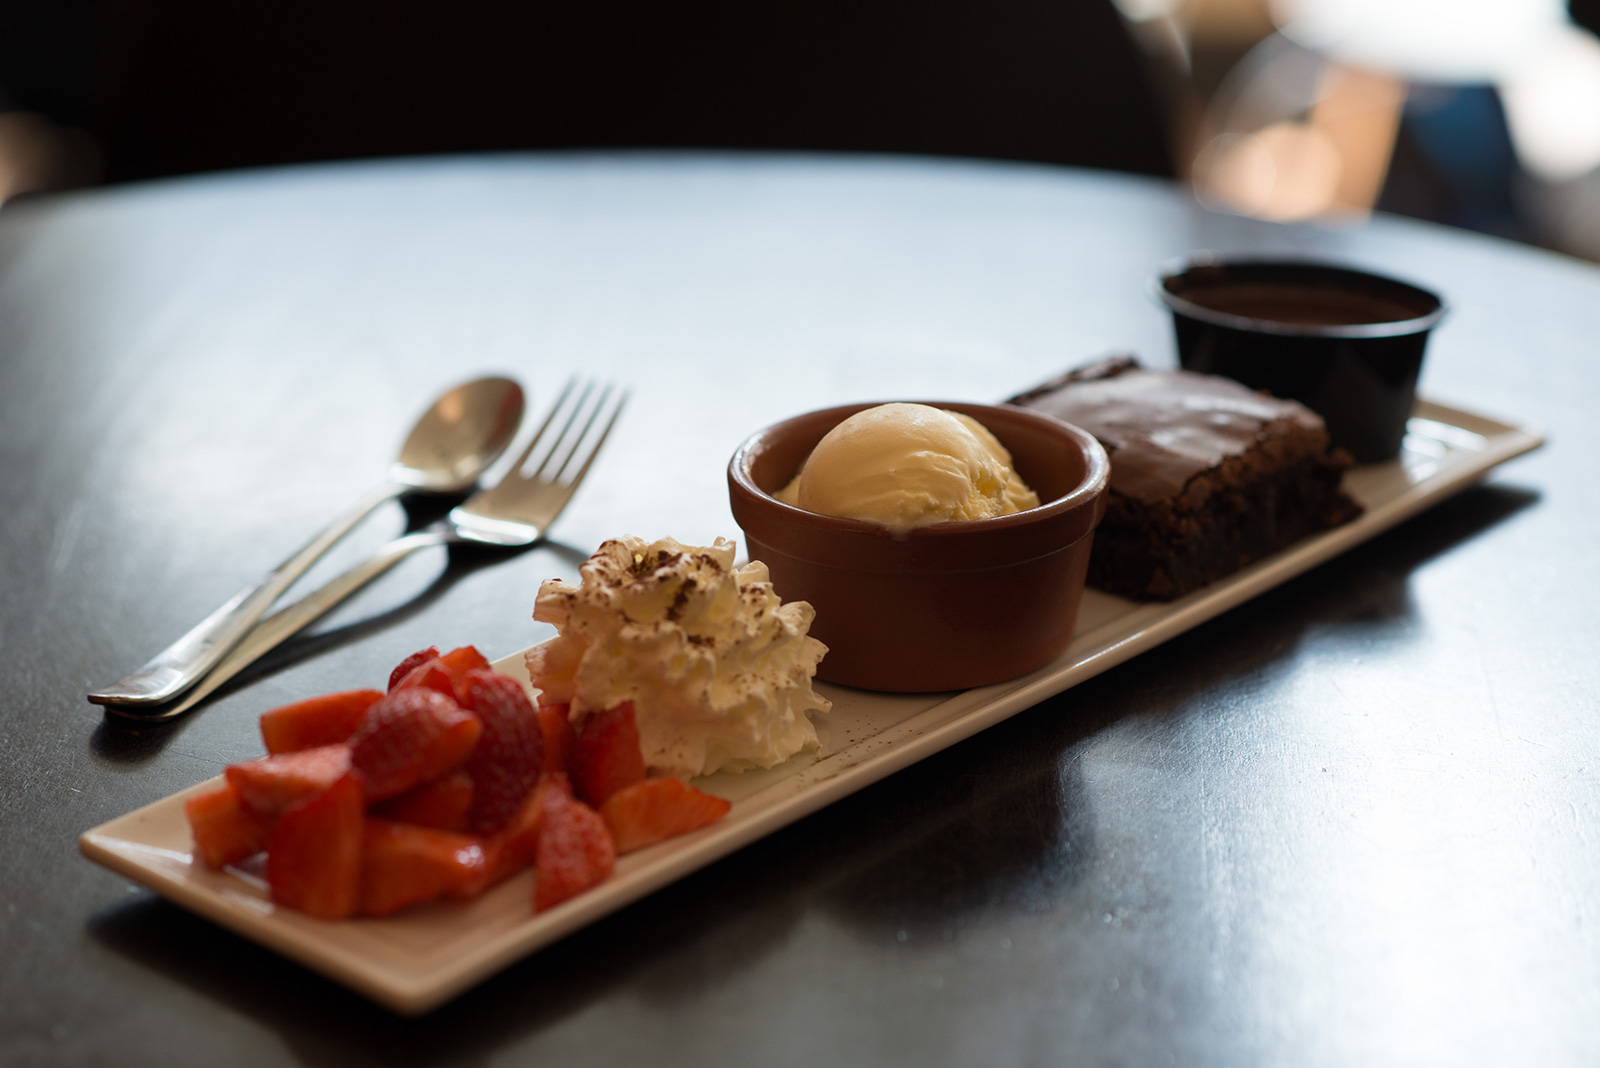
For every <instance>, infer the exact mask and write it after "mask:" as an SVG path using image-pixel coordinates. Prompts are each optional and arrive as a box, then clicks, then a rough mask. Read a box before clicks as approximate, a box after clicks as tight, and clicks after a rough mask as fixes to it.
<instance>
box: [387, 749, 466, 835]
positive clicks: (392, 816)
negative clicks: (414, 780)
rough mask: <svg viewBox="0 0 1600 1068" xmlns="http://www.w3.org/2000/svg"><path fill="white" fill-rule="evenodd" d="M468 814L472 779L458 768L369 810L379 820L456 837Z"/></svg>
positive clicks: (464, 827) (463, 828)
mask: <svg viewBox="0 0 1600 1068" xmlns="http://www.w3.org/2000/svg"><path fill="white" fill-rule="evenodd" d="M480 744H481V743H480ZM474 752H476V750H474ZM470 811H472V776H470V775H468V774H467V773H466V772H465V771H463V770H462V769H460V768H457V769H456V770H455V771H452V772H451V773H450V774H448V775H444V776H441V777H440V778H437V779H430V780H428V781H427V782H425V783H421V784H419V785H417V786H413V787H412V788H411V789H409V790H407V791H406V792H405V793H403V794H401V795H400V796H399V797H391V798H390V799H389V800H387V801H380V802H378V803H377V804H376V805H374V806H373V807H372V815H374V816H377V817H379V818H381V819H386V820H394V821H395V822H396V823H410V824H415V825H416V826H418V827H432V828H434V829H435V830H439V831H454V832H456V833H457V834H460V833H463V832H465V831H466V829H467V813H469V812H470Z"/></svg>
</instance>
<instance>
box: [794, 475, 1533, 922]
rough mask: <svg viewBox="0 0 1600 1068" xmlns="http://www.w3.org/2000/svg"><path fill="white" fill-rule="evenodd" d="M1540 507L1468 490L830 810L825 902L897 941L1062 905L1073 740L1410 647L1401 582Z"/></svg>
mask: <svg viewBox="0 0 1600 1068" xmlns="http://www.w3.org/2000/svg"><path fill="white" fill-rule="evenodd" d="M1538 500H1539V494H1538V493H1537V492H1536V491H1532V490H1526V489H1520V488H1515V487H1508V486H1504V485H1494V486H1480V487H1476V488H1474V489H1471V490H1468V491H1467V492H1465V493H1463V494H1461V495H1460V496H1458V497H1455V498H1452V499H1451V500H1449V501H1446V502H1443V503H1441V504H1440V505H1439V506H1437V507H1436V508H1434V509H1431V510H1430V511H1428V512H1426V513H1424V514H1423V515H1421V516H1418V517H1417V518H1414V519H1412V520H1410V521H1408V522H1407V523H1406V524H1404V525H1403V526H1402V527H1401V528H1399V529H1396V530H1394V531H1390V532H1387V533H1386V534H1384V535H1382V536H1380V537H1378V538H1375V539H1374V540H1373V541H1371V542H1368V543H1366V544H1365V545H1362V546H1360V547H1358V548H1356V549H1353V550H1351V551H1350V552H1349V553H1346V554H1344V555H1343V556H1341V557H1339V558H1337V559H1336V560H1334V561H1330V562H1329V563H1327V564H1325V565H1323V566H1322V567H1320V568H1318V569H1315V570H1313V571H1311V572H1309V573H1307V574H1305V575H1302V576H1300V577H1298V578H1296V579H1294V580H1293V581H1291V582H1289V583H1287V584H1285V585H1283V586H1280V587H1278V588H1276V589H1274V590H1271V591H1268V592H1267V593H1264V594H1262V595H1261V596H1259V597H1257V598H1255V599H1253V600H1252V601H1250V602H1247V603H1246V604H1244V605H1241V606H1239V607H1237V608H1235V609H1233V610H1232V611H1230V612H1227V613H1225V614H1224V615H1223V616H1221V617H1219V618H1217V619H1215V620H1212V621H1211V622H1209V623H1207V624H1205V625H1203V626H1201V627H1199V628H1197V629H1196V630H1194V631H1190V632H1189V633H1187V634H1184V635H1180V636H1179V637H1177V638H1174V639H1172V640H1171V641H1169V642H1166V643H1164V644H1163V645H1161V646H1160V647H1158V648H1156V649H1153V650H1150V651H1149V652H1146V653H1144V654H1142V655H1141V656H1140V657H1139V658H1138V667H1137V668H1134V667H1132V666H1131V665H1124V666H1122V667H1119V668H1114V669H1112V670H1111V671H1109V672H1107V673H1106V674H1104V675H1100V676H1097V677H1096V678H1093V679H1090V680H1088V681H1087V682H1085V683H1082V684H1080V685H1079V686H1077V687H1074V688H1073V689H1072V690H1070V691H1068V692H1066V693H1063V694H1058V695H1056V696H1055V697H1052V698H1050V699H1048V700H1046V701H1043V702H1041V703H1040V704H1038V705H1036V706H1035V707H1033V708H1031V709H1029V710H1027V711H1026V712H1024V713H1021V714H1019V715H1017V716H1015V717H1012V718H1011V719H1009V720H1006V721H1005V722H1003V723H1001V724H998V725H996V726H994V727H992V728H990V729H989V730H987V731H985V732H983V733H982V734H980V735H978V736H977V737H975V738H972V739H969V740H967V741H965V742H963V743H961V745H959V746H955V747H953V748H952V749H949V750H947V751H945V752H944V753H940V754H938V755H936V756H935V757H932V758H930V759H928V760H924V761H922V762H920V763H918V764H917V765H915V766H914V767H911V768H908V769H906V770H904V771H901V772H899V773H897V774H896V775H894V776H893V777H891V778H890V779H888V780H886V781H884V782H883V783H880V784H877V785H875V786H873V787H871V788H869V789H868V790H865V791H862V792H861V793H859V794H856V795H855V796H853V797H851V798H849V799H847V800H845V801H843V802H840V803H839V804H836V805H834V806H832V807H831V808H830V809H829V810H828V813H827V815H828V816H829V817H830V818H843V819H845V820H846V822H848V823H849V824H850V834H851V835H852V837H853V838H854V839H855V840H856V843H857V848H856V850H855V853H854V855H853V856H847V857H845V858H842V859H841V863H840V865H839V870H837V871H836V872H835V873H834V874H833V876H832V877H831V878H829V880H828V881H827V884H826V886H825V888H824V889H823V893H822V896H823V900H824V901H825V903H826V905H827V907H828V908H829V909H830V911H832V912H834V913H835V914H837V915H839V916H841V917H842V918H844V919H846V920H848V921H850V922H852V923H853V924H856V925H858V926H860V927H861V928H863V929H864V930H868V931H871V932H874V933H875V934H876V935H877V936H884V933H885V932H888V934H889V935H892V936H898V935H900V934H901V933H904V935H905V936H906V937H910V938H915V937H926V936H929V935H933V936H938V935H940V934H942V933H948V932H949V931H950V930H951V929H952V928H953V927H959V926H963V925H965V924H967V923H969V922H974V921H978V920H980V919H982V918H983V917H984V916H987V915H992V914H994V913H996V912H1000V913H1004V912H1009V911H1023V912H1027V911H1036V910H1041V909H1044V908H1047V907H1049V906H1050V905H1051V904H1052V903H1056V902H1059V901H1060V900H1061V898H1062V897H1063V896H1065V895H1067V894H1068V893H1069V892H1070V891H1071V890H1072V889H1073V888H1074V887H1075V886H1077V885H1078V884H1079V883H1080V882H1081V881H1082V880H1083V879H1084V877H1085V876H1086V874H1087V873H1088V870H1089V865H1090V863H1091V860H1092V858H1093V857H1094V855H1095V849H1096V841H1095V829H1096V822H1097V821H1096V818H1095V813H1094V808H1093V805H1094V797H1093V793H1092V791H1091V790H1089V789H1088V788H1087V787H1086V785H1085V783H1084V779H1083V773H1082V762H1081V758H1082V756H1083V752H1082V750H1081V748H1080V747H1081V745H1082V743H1084V742H1086V741H1088V740H1090V739H1092V738H1094V737H1095V736H1097V735H1099V734H1101V732H1102V731H1104V730H1106V729H1107V728H1110V727H1112V726H1114V725H1116V724H1118V723H1122V722H1124V721H1130V720H1132V719H1134V718H1136V717H1147V718H1150V719H1152V720H1155V721H1166V720H1171V719H1172V718H1173V717H1175V716H1179V715H1181V714H1182V711H1183V710H1184V709H1186V708H1189V707H1192V705H1193V702H1194V700H1195V699H1196V698H1197V697H1199V696H1200V695H1203V694H1206V693H1212V692H1222V691H1224V690H1225V689H1226V688H1227V687H1229V686H1231V685H1234V684H1236V683H1237V682H1238V680H1240V679H1247V678H1250V677H1252V676H1254V675H1256V674H1257V673H1259V672H1261V671H1264V670H1271V669H1273V668H1274V666H1275V665H1277V664H1279V663H1286V662H1288V661H1289V660H1292V659H1293V657H1294V656H1295V655H1296V650H1297V647H1298V646H1299V645H1300V644H1301V642H1302V641H1303V639H1304V637H1305V635H1306V634H1307V632H1308V631H1310V630H1312V629H1316V630H1318V631H1324V632H1325V631H1326V630H1327V629H1329V628H1348V629H1354V630H1356V631H1359V632H1361V633H1360V635H1359V638H1358V639H1357V640H1367V639H1370V638H1371V636H1372V635H1371V633H1370V632H1371V631H1372V630H1373V629H1377V630H1379V631H1381V632H1382V636H1383V640H1384V642H1385V643H1386V644H1388V645H1393V644H1394V643H1396V642H1401V643H1403V642H1405V641H1408V640H1410V637H1411V635H1412V634H1413V633H1415V632H1417V631H1418V629H1419V628H1417V627H1415V626H1414V624H1415V622H1416V619H1415V609H1414V606H1413V603H1412V600H1411V597H1410V593H1409V586H1410V578H1411V575H1412V573H1413V572H1414V571H1415V570H1416V569H1417V568H1418V567H1420V566H1421V565H1423V564H1425V563H1427V562H1428V561H1429V560H1432V559H1434V558H1437V557H1439V556H1442V555H1444V554H1446V553H1448V552H1450V551H1452V550H1453V549H1455V548H1456V547H1458V546H1460V545H1462V544H1464V543H1466V542H1468V541H1470V540H1471V539H1472V538H1474V537H1476V536H1477V535H1478V534H1480V533H1482V532H1483V531H1486V530H1488V529H1490V528H1492V527H1494V526H1496V525H1498V524H1499V523H1501V522H1502V521H1504V520H1506V519H1507V518H1509V517H1511V516H1513V515H1515V514H1516V513H1518V512H1520V511H1522V510H1523V509H1525V508H1527V507H1529V506H1530V505H1533V504H1535V503H1537V502H1538ZM1219 635H1226V639H1227V640H1225V641H1219V640H1218V636H1219ZM1152 729H1153V730H1162V729H1164V725H1163V723H1161V722H1156V723H1154V724H1153V725H1152ZM846 814H848V815H846ZM822 818H823V817H821V816H816V817H812V819H811V820H810V821H808V824H809V823H815V822H817V821H818V820H819V819H822Z"/></svg>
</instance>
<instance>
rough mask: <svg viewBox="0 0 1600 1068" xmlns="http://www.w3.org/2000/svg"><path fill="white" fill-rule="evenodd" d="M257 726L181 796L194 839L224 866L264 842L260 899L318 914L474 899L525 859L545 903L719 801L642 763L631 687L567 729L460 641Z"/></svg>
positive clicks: (559, 711)
mask: <svg viewBox="0 0 1600 1068" xmlns="http://www.w3.org/2000/svg"><path fill="white" fill-rule="evenodd" d="M261 734H262V738H263V740H264V741H265V743H266V748H267V754H268V755H267V756H264V757H260V758H258V759H256V760H249V761H246V762H244V763H242V764H235V765H233V766H231V767H229V768H228V769H227V774H226V775H225V777H224V778H225V780H226V781H225V782H224V783H223V785H221V786H219V787H217V788H216V789H214V790H210V791H207V792H205V793H202V794H197V795H195V796H194V797H191V798H190V799H189V800H188V801H187V802H186V803H185V805H184V809H185V812H186V814H187V815H188V818H189V825H190V828H191V830H192V831H193V833H194V841H195V855H196V856H197V857H198V858H199V859H200V860H201V862H202V863H204V864H205V865H206V866H207V867H210V868H222V867H226V866H227V865H230V864H237V863H239V862H240V861H242V860H245V859H247V858H249V857H252V856H254V855H256V854H258V853H261V852H262V851H265V852H266V855H267V856H266V873H267V883H268V885H269V886H270V888H271V891H272V900H273V901H274V902H276V903H277V904H280V905H284V906H287V907H290V908H294V909H298V910H300V911H302V912H305V913H308V914H310V915H312V916H316V917H319V918H321V919H328V920H337V919H345V918H348V917H351V916H387V915H390V914H391V913H394V912H398V911H399V910H401V909H405V908H409V907H410V906H412V905H418V904H421V903H423V902H427V901H437V900H452V901H464V900H469V899H471V898H474V897H477V896H478V895H479V894H481V893H483V892H484V891H485V890H486V889H488V888H489V887H491V886H493V885H495V884H497V883H499V882H501V881H502V880H504V879H506V878H508V877H510V876H512V875H514V874H516V873H517V872H519V871H521V870H522V869H523V868H526V867H528V866H529V865H530V864H531V865H533V866H534V868H535V870H536V873H537V874H536V878H535V882H534V898H533V904H534V908H535V910H536V911H542V910H544V909H547V908H551V907H553V906H555V905H557V904H559V903H561V902H562V901H565V900H567V899H568V898H570V897H573V896H575V895H577V894H580V893H582V892H583V891H585V890H587V889H589V888H590V887H592V886H594V885H596V884H597V883H599V882H602V881H603V880H604V879H605V878H606V877H607V876H608V875H610V874H611V870H612V867H613V865H614V864H615V861H616V857H617V855H618V854H620V853H627V852H629V851H631V850H634V849H639V848H642V847H644V846H647V845H651V844H653V843H656V842H660V841H663V840H665V839H667V838H671V837H674V836H676V835H680V834H686V833H688V832H689V831H692V830H696V829H698V828H701V827H705V826H708V825H709V824H712V823H715V822H716V821H717V820H719V819H721V818H722V817H723V816H724V815H726V814H727V811H728V808H729V804H728V802H727V801H724V800H722V799H721V798H717V797H712V796H711V795H709V794H706V793H703V792H701V791H699V790H696V789H695V788H694V787H692V786H690V785H689V784H687V783H685V782H683V781H681V780H678V779H667V778H648V777H647V776H646V774H645V764H644V758H643V756H642V755H641V753H640V750H639V731H638V728H637V726H636V725H635V722H634V710H633V706H632V704H630V703H624V704H622V705H619V706H617V707H616V708H613V709H609V710H607V711H604V712H599V713H593V714H590V715H588V716H586V717H584V719H583V722H582V723H581V724H580V725H579V727H578V728H577V729H576V730H574V728H573V726H572V723H571V721H570V717H569V709H568V707H567V706H566V705H540V706H538V707H535V706H534V704H533V703H532V702H531V701H530V700H529V699H528V695H527V693H526V691H525V690H524V689H523V688H522V686H521V685H520V684H518V683H517V682H516V681H515V680H514V679H511V678H508V677H506V676H504V675H501V674H499V673H497V672H495V671H494V670H493V669H492V668H490V667H489V663H488V661H487V660H486V659H484V657H483V655H482V654H481V653H479V652H478V650H477V649H475V648H473V647H472V646H463V647H462V648H460V649H454V650H451V651H450V652H448V653H443V654H441V653H440V652H439V651H438V650H437V649H435V648H433V647H431V646H430V647H429V648H427V649H424V650H421V651H419V652H417V653H413V654H412V655H411V656H409V657H407V658H406V659H405V660H404V661H402V662H401V663H400V665H399V666H398V667H396V668H395V669H394V672H393V673H392V674H391V675H390V677H389V686H388V690H387V692H384V693H380V692H379V691H377V690H350V691H348V692H345V693H336V694H328V695H325V696H322V697H313V698H310V699H309V700H305V701H299V702H296V703H295V704H291V705H285V706H283V707H282V708H277V709H273V710H272V711H271V712H268V713H266V714H265V715H263V716H262V717H261Z"/></svg>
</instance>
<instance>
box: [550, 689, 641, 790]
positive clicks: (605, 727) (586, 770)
mask: <svg viewBox="0 0 1600 1068" xmlns="http://www.w3.org/2000/svg"><path fill="white" fill-rule="evenodd" d="M577 733H578V737H577V740H576V741H575V743H574V744H573V747H572V761H571V763H570V764H569V765H568V766H569V767H570V768H571V771H572V787H573V791H574V792H575V793H576V794H577V796H578V797H579V798H580V799H581V800H583V801H586V802H588V803H589V804H590V805H595V806H599V805H602V804H604V803H605V799H606V798H608V797H610V796H611V795H612V794H613V793H615V792H616V791H618V790H620V789H622V788H623V787H624V786H627V785H629V784H630V783H636V782H638V781H640V780H641V779H643V778H644V754H643V753H642V752H641V751H640V749H639V728H638V726H637V725H636V724H635V723H634V718H633V702H632V701H624V702H622V703H621V704H620V705H618V706H617V707H615V708H608V709H606V710H605V711H604V712H591V713H590V714H589V715H587V716H585V717H584V718H583V721H582V722H581V723H579V724H578V731H577Z"/></svg>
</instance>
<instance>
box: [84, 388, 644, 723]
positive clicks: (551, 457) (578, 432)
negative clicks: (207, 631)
mask: <svg viewBox="0 0 1600 1068" xmlns="http://www.w3.org/2000/svg"><path fill="white" fill-rule="evenodd" d="M627 399H628V395H627V391H626V390H618V389H614V388H613V387H611V386H610V385H605V386H596V385H595V384H594V383H587V384H584V385H581V386H580V385H579V384H578V383H577V382H576V381H569V382H568V383H567V385H566V387H565V388H564V389H563V390H562V391H561V396H560V397H559V398H557V400H556V403H555V406H554V407H553V408H552V409H551V411H550V414H549V415H548V416H546V417H545V420H544V422H543V423H542V424H541V425H540V427H539V429H538V431H537V432H536V433H535V434H534V437H533V441H531V442H529V444H528V447H527V449H526V450H525V451H524V452H523V453H522V455H521V456H520V457H518V458H517V462H516V463H515V464H514V465H513V466H512V467H511V469H510V470H509V471H507V472H506V474H505V476H504V477H503V478H501V480H500V481H499V482H498V483H497V484H495V485H494V486H491V487H489V488H488V489H483V490H479V491H478V492H477V493H475V494H473V495H472V496H471V497H469V498H467V499H466V500H465V501H463V502H462V503H461V504H459V505H457V506H456V507H455V508H452V509H451V510H450V514H449V515H448V516H447V517H445V518H444V519H441V520H439V521H438V522H437V523H434V524H433V525H431V526H429V527H425V528H424V529H422V530H419V531H416V532H414V533H411V534H406V535H402V536H401V537H398V538H395V539H394V540H393V541H391V542H389V543H388V544H386V545H384V546H382V547H381V548H380V549H378V551H377V552H375V553H374V554H373V555H372V556H371V557H369V558H368V559H367V560H365V561H364V562H362V563H360V564H357V565H356V566H355V567H353V568H351V569H350V570H349V571H346V572H345V573H344V574H342V575H340V576H339V577H338V578H335V579H333V580H331V581H330V582H328V584H327V585H325V586H323V587H322V588H320V589H318V590H316V591H315V592H313V593H309V594H307V595H306V596H305V597H304V598H302V599H301V600H299V601H296V602H295V603H294V604H292V605H290V606H289V607H287V608H285V609H283V610H281V611H279V612H276V613H274V614H273V615H270V616H268V617H267V618H265V619H263V620H262V621H261V622H260V623H258V624H256V627H255V629H254V630H252V631H251V632H250V633H249V634H248V635H246V637H245V638H244V640H243V641H241V642H240V643H239V644H238V645H237V646H235V647H234V650H233V651H232V652H231V653H229V654H228V655H227V656H226V657H224V658H223V659H222V661H221V662H220V663H218V664H217V666H216V667H214V668H212V669H211V673H210V674H208V675H207V676H206V677H205V678H204V679H202V680H201V681H200V682H198V683H196V684H195V686H194V688H193V689H192V690H190V691H189V692H188V693H187V694H186V695H185V696H184V698H183V700H182V701H179V702H177V703H175V704H173V705H171V706H163V707H155V708H151V707H149V706H119V705H107V706H106V711H108V712H112V713H114V714H116V715H119V716H124V717H126V718H128V719H134V720H138V721H140V722H143V723H150V722H158V721H161V720H166V719H172V718H173V717H174V716H180V715H182V714H183V713H185V712H187V711H189V709H191V708H193V707H194V706H195V705H196V704H198V703H199V702H200V701H202V700H204V699H205V698H206V697H208V696H209V695H210V694H211V693H212V692H213V691H215V690H216V688H217V687H219V686H221V685H222V684H223V683H225V682H227V681H228V680H229V679H231V678H233V676H235V675H237V674H238V673H239V672H240V671H242V670H244V669H245V668H246V667H249V666H250V665H251V664H253V663H255V662H256V661H257V660H259V659H260V658H261V657H263V656H265V655H266V654H267V653H268V652H269V651H271V650H272V649H274V648H276V647H277V646H278V645H280V644H281V643H283V642H284V641H286V640H287V639H288V638H290V637H291V636H293V635H294V634H296V633H298V632H299V631H301V630H302V629H304V628H305V627H307V626H309V625H310V624H311V623H312V622H313V621H315V620H316V619H317V618H319V617H320V616H322V615H323V614H324V613H325V612H327V611H328V610H329V609H331V608H333V606H334V605H336V604H338V603H339V602H340V601H343V600H344V599H345V598H346V597H348V596H350V595H351V594H352V593H354V592H355V591H356V590H358V589H360V588H361V587H362V586H365V585H366V584H367V583H369V582H371V581H372V580H373V579H375V578H377V577H378V576H379V575H381V574H383V573H384V572H385V571H387V570H389V569H390V568H391V567H393V566H394V565H395V564H397V563H399V562H400V561H401V560H404V559H405V558H406V557H408V556H410V555H411V554H412V553H414V552H416V551H417V550H419V549H426V548H429V547H431V546H435V545H449V544H453V543H459V542H476V543H478V544H480V545H494V546H500V547H505V548H515V547H518V546H523V545H532V544H533V543H534V542H536V541H538V540H539V539H540V538H542V537H544V535H545V531H546V530H547V529H548V528H549V526H550V524H551V523H553V522H555V519H556V517H557V516H559V515H560V514H561V512H562V510H563V509H564V508H566V506H567V502H568V501H569V500H571V499H572V494H573V493H574V491H576V490H577V488H578V485H579V484H580V483H581V482H582V481H583V479H584V476H586V475H587V474H588V473H589V467H590V465H591V464H593V463H594V458H595V456H596V455H597V454H598V453H599V451H600V447H601V446H602V445H603V444H605V440H606V438H607V436H609V435H610V433H611V428H612V427H613V426H615V425H616V422H617V416H618V415H620V414H621V412H622V407H623V405H624V404H625V403H626V402H627ZM563 417H564V421H562V419H563ZM558 423H559V428H558V429H557V424H558ZM552 429H554V430H555V433H554V435H553V436H550V435H551V431H552ZM547 436H548V437H550V440H549V441H548V442H546V438H547ZM541 444H543V445H544V448H543V450H542V451H539V452H538V456H539V461H538V464H537V466H535V467H534V468H533V470H532V471H530V472H527V473H524V471H523V469H524V468H526V467H527V466H528V465H529V462H530V460H531V459H532V458H533V457H534V455H535V450H539V449H540V446H541Z"/></svg>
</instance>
